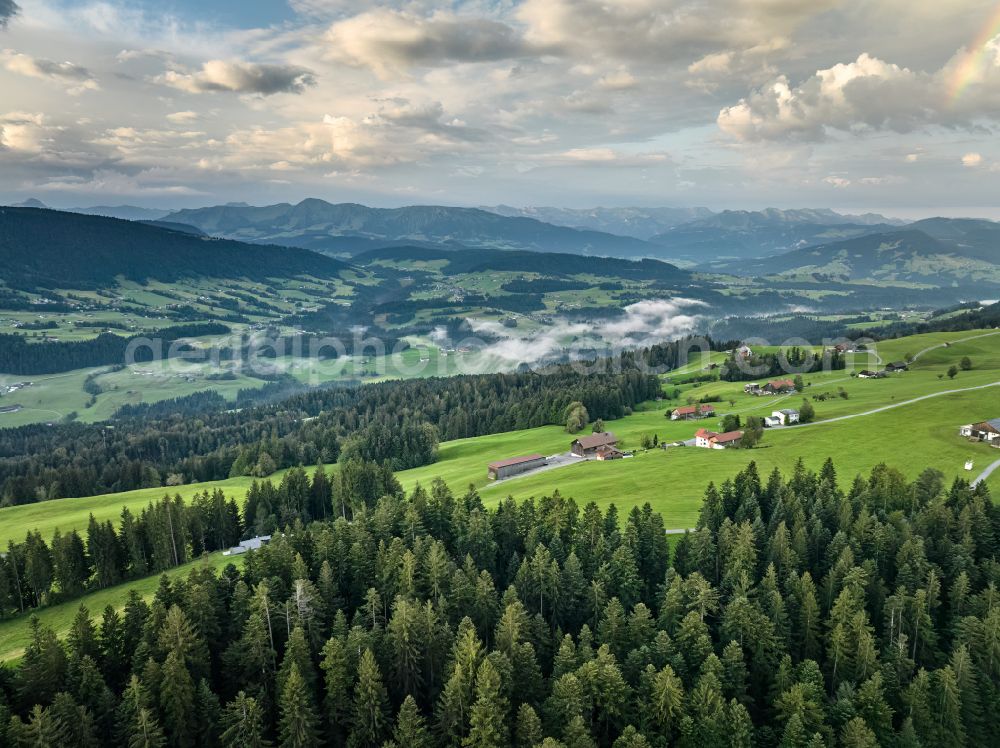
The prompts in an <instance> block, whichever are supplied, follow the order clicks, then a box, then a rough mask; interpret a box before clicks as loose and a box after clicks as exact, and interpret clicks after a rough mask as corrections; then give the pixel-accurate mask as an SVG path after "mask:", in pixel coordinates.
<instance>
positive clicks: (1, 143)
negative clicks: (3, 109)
mask: <svg viewBox="0 0 1000 748" xmlns="http://www.w3.org/2000/svg"><path fill="white" fill-rule="evenodd" d="M45 131H46V128H45V115H43V114H38V113H34V112H8V113H7V114H3V115H0V147H2V148H4V149H6V150H8V151H19V152H21V153H29V154H31V153H41V151H42V150H43V147H44V140H45V136H46V132H45Z"/></svg>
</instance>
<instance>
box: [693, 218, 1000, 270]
mask: <svg viewBox="0 0 1000 748" xmlns="http://www.w3.org/2000/svg"><path fill="white" fill-rule="evenodd" d="M921 223H922V224H923V229H929V230H930V231H934V232H935V233H937V234H938V236H933V235H931V233H929V232H928V231H927V230H921V229H917V228H915V227H916V226H917V225H918V224H911V225H909V226H906V227H905V228H903V229H901V230H896V231H891V232H882V233H878V234H869V235H866V236H860V237H855V238H852V239H847V240H843V241H837V242H831V243H828V244H822V245H817V246H812V247H807V248H803V249H797V250H793V251H791V252H787V253H784V254H780V255H776V256H773V257H766V258H761V259H757V260H754V261H746V260H740V261H732V262H729V263H713V264H712V265H711V266H710V267H711V269H712V270H716V271H723V272H730V273H734V274H737V275H750V276H780V277H813V278H815V279H822V280H835V281H859V280H874V281H882V282H905V283H923V284H929V285H935V286H955V285H962V286H970V285H972V286H978V285H981V284H988V285H995V284H1000V262H998V261H997V260H998V258H1000V251H998V250H997V249H996V247H1000V225H996V224H990V223H989V222H976V223H977V224H980V225H977V226H974V227H969V226H965V227H963V226H961V225H957V226H956V225H955V221H954V219H931V220H930V221H926V222H921ZM990 227H992V228H990ZM970 228H972V229H975V230H969V229H970ZM991 235H992V236H993V237H994V239H995V240H996V241H997V242H998V243H995V244H992V245H989V244H988V241H989V238H990V236H991ZM943 236H953V237H959V238H960V239H965V240H966V243H961V242H959V241H955V240H953V239H944V238H939V237H943ZM970 237H971V238H973V239H975V240H976V241H974V242H970Z"/></svg>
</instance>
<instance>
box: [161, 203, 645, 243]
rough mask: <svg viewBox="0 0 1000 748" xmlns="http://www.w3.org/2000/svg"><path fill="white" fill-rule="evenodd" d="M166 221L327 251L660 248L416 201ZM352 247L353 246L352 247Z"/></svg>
mask: <svg viewBox="0 0 1000 748" xmlns="http://www.w3.org/2000/svg"><path fill="white" fill-rule="evenodd" d="M167 220H169V221H174V222H177V223H185V224H189V225H192V226H196V227H197V228H199V229H201V230H202V231H205V232H207V233H209V234H212V235H215V236H225V237H226V238H231V239H239V240H242V241H251V242H270V243H277V244H287V245H292V246H303V244H305V246H308V247H309V248H311V249H316V250H322V251H327V252H339V251H343V250H344V248H345V246H346V247H347V250H348V251H352V249H351V244H352V242H353V243H357V244H359V245H360V246H359V247H358V248H357V250H363V249H369V248H372V245H373V243H374V244H375V245H377V244H382V245H384V243H385V242H396V243H406V244H412V243H429V244H438V245H445V246H449V245H450V246H462V247H470V248H492V249H521V250H530V251H544V252H570V253H573V254H588V255H606V256H613V257H636V256H639V257H641V256H649V255H653V254H656V253H657V252H658V247H656V246H654V245H650V244H648V243H647V242H643V241H641V240H639V239H636V238H634V237H627V236H616V235H613V234H608V233H604V232H600V231H586V230H580V229H572V228H567V227H564V226H554V225H552V224H549V223H544V222H542V221H538V220H535V219H533V218H522V217H507V216H501V215H497V214H496V213H490V212H489V211H485V210H480V209H478V208H454V207H447V206H439V205H416V206H408V207H404V208H370V207H367V206H364V205H358V204H355V203H339V204H333V203H328V202H326V201H324V200H317V199H308V200H303V201H302V202H300V203H298V204H296V205H291V204H288V203H279V204H277V205H268V206H262V207H251V206H246V207H242V206H224V205H220V206H213V207H208V208H198V209H192V210H181V211H177V212H175V213H172V214H170V216H168V217H167ZM357 250H354V251H357Z"/></svg>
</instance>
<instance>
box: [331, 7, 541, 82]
mask: <svg viewBox="0 0 1000 748" xmlns="http://www.w3.org/2000/svg"><path fill="white" fill-rule="evenodd" d="M325 43H326V45H327V47H326V49H327V55H328V56H329V57H330V58H331V59H333V60H337V61H339V62H343V63H346V64H348V65H354V66H357V67H367V68H371V69H372V70H374V71H375V72H376V73H378V74H379V75H380V76H383V77H389V76H391V75H394V74H398V73H402V72H405V71H406V70H407V69H408V68H410V67H411V66H428V67H433V66H438V65H447V64H451V63H469V62H488V61H496V60H503V59H510V58H515V57H519V56H522V55H526V54H530V53H534V52H535V51H536V50H533V49H532V48H531V47H530V46H528V45H526V44H525V43H524V41H523V40H522V39H521V37H520V35H519V34H518V32H516V31H515V30H514V29H513V28H511V27H510V26H508V25H506V24H504V23H501V22H499V21H495V20H492V19H487V18H476V17H460V16H456V15H454V14H451V13H447V12H443V11H438V12H436V13H434V14H433V15H430V16H422V15H418V14H415V13H412V12H410V11H403V10H391V9H389V8H377V9H375V10H370V11H367V12H365V13H360V14H358V15H356V16H353V17H350V18H347V19H345V20H342V21H338V22H336V23H334V24H333V25H332V26H330V28H329V29H328V30H327V32H326V36H325Z"/></svg>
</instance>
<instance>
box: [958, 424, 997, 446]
mask: <svg viewBox="0 0 1000 748" xmlns="http://www.w3.org/2000/svg"><path fill="white" fill-rule="evenodd" d="M958 434H959V436H964V437H966V438H968V439H975V440H976V441H981V442H986V443H988V444H992V445H994V446H998V447H1000V418H991V419H990V420H989V421H980V422H979V423H967V424H966V425H965V426H962V427H961V428H960V429H959V430H958Z"/></svg>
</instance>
